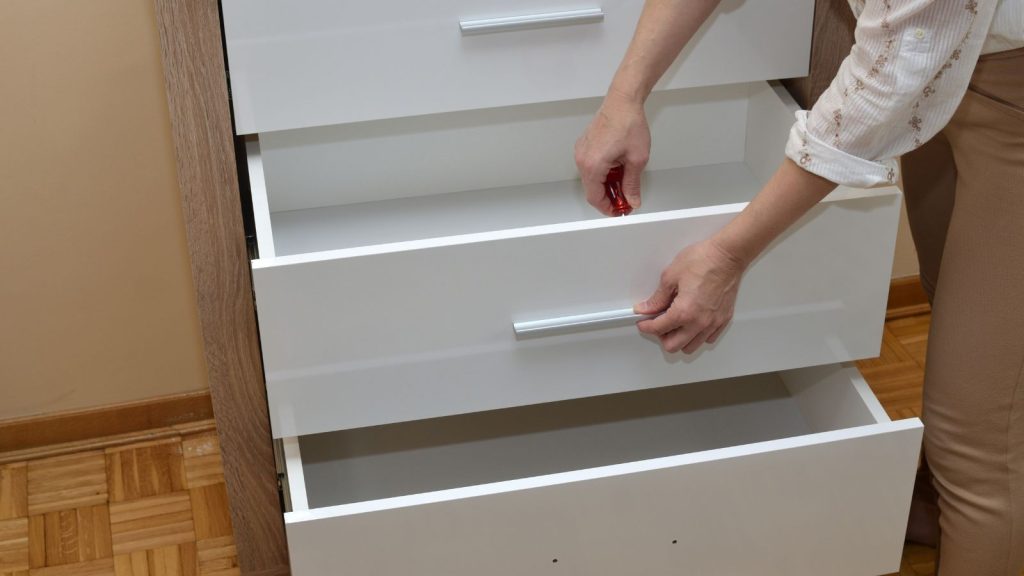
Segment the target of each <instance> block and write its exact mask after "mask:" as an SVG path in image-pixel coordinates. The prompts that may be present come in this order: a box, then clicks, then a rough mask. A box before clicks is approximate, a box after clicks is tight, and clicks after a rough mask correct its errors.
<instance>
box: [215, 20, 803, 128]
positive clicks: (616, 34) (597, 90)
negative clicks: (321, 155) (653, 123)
mask: <svg viewBox="0 0 1024 576" xmlns="http://www.w3.org/2000/svg"><path fill="white" fill-rule="evenodd" d="M642 4H643V2H642V1H641V0H604V1H602V2H599V3H594V2H581V1H580V0H572V1H569V2H558V3H552V2H551V1H550V0H517V1H516V2H512V1H510V0H472V1H470V0H444V1H440V2H417V1H414V0H404V1H394V0H392V1H389V2H362V1H360V2H357V1H353V0H342V1H339V0H301V1H293V2H280V1H278V0H225V1H224V3H223V7H224V28H225V35H226V40H227V49H228V60H229V65H230V69H231V87H232V96H233V102H234V108H235V122H236V127H237V130H238V133H239V134H249V133H254V132H269V131H275V130H286V129H294V128H304V127H310V126H325V125H331V124H341V123H347V122H356V121H364V120H376V119H382V118H394V117H403V116H413V115H420V114H433V113H439V112H449V111H456V110H467V109H479V108H489V107H497V106H510V105H517V104H528V103H534V102H548V101H557V100H567V99H573V98H588V97H595V96H600V95H602V94H604V92H605V90H606V89H607V87H608V82H609V80H610V79H611V77H612V74H613V73H614V71H615V66H616V65H617V63H618V62H619V60H620V59H621V58H622V55H623V54H624V52H625V49H626V46H627V44H628V43H629V40H630V37H631V36H632V33H633V29H634V27H635V25H636V21H637V18H638V16H639V13H640V9H641V7H642ZM598 7H599V8H601V9H602V10H603V11H604V13H605V18H604V19H603V21H600V22H593V23H588V24H578V25H568V26H557V27H549V28H542V29H535V30H518V31H511V32H502V33H496V34H481V35H474V36H463V35H462V34H461V32H460V30H459V21H460V20H464V19H482V18H493V17H503V16H520V15H529V14H544V13H550V12H559V11H567V10H577V9H587V8H598ZM813 14H814V2H813V0H724V1H723V2H722V4H721V6H720V7H719V9H718V11H717V13H716V14H715V15H714V16H713V17H712V18H711V19H710V21H709V22H708V24H707V25H706V26H705V27H704V28H703V29H702V31H701V32H700V33H699V34H698V36H697V37H696V38H695V39H694V41H693V42H691V46H690V47H688V48H687V50H686V51H684V53H683V55H682V56H681V57H680V58H679V59H678V60H677V61H676V63H675V64H674V65H673V66H672V68H670V70H669V71H668V73H667V74H666V76H665V78H664V80H663V81H662V83H661V84H660V86H661V87H663V88H682V87H691V86H707V85H718V84H728V83H735V82H746V81H751V80H766V79H773V78H788V77H795V76H803V75H804V74H806V72H807V65H808V60H809V54H810V41H811V22H812V18H813Z"/></svg>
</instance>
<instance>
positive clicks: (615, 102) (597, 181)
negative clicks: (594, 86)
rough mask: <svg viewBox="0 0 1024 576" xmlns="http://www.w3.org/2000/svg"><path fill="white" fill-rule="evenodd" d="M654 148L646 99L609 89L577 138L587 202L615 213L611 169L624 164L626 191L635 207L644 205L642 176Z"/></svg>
mask: <svg viewBox="0 0 1024 576" xmlns="http://www.w3.org/2000/svg"><path fill="white" fill-rule="evenodd" d="M650 151H651V131H650V129H649V128H648V126H647V117H646V116H645V115H644V105H643V101H642V100H639V99H632V98H627V97H624V96H620V95H617V94H616V93H615V92H609V94H608V96H607V97H605V99H604V103H603V104H602V105H601V109H600V110H598V111H597V114H596V115H595V116H594V119H593V120H592V121H591V122H590V126H588V127H587V130H586V132H584V133H583V135H582V136H580V138H579V140H577V141H576V166H577V167H578V168H579V171H580V176H581V177H582V179H583V188H584V190H586V193H587V202H589V203H590V205H591V206H593V207H594V208H597V209H598V210H600V211H601V213H602V214H605V215H607V216H611V215H612V206H611V202H609V200H608V198H606V197H605V193H604V181H605V177H606V176H607V175H608V171H609V170H611V169H612V168H613V167H615V166H616V165H619V164H621V165H622V167H623V172H624V175H623V178H622V192H623V194H624V195H625V196H626V200H627V201H628V202H629V205H630V206H632V207H633V209H634V210H635V209H637V208H639V207H640V175H641V174H642V173H643V171H644V167H645V166H647V158H648V156H649V155H650Z"/></svg>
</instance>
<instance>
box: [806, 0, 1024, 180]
mask: <svg viewBox="0 0 1024 576" xmlns="http://www.w3.org/2000/svg"><path fill="white" fill-rule="evenodd" d="M850 5H851V7H852V8H853V10H854V12H855V13H856V14H857V15H858V21H857V29H856V33H855V39H856V43H855V44H854V46H853V49H852V50H851V52H850V55H849V56H848V57H847V58H846V60H844V61H843V63H842V65H841V66H840V68H839V73H838V74H837V75H836V77H835V79H834V80H833V81H832V84H831V86H829V88H828V90H826V91H825V93H824V94H822V96H821V98H820V99H819V100H818V102H817V103H815V104H814V107H813V108H812V109H811V110H809V111H800V112H797V116H796V123H795V124H794V125H793V128H792V130H791V131H790V135H789V141H788V142H787V144H786V155H787V156H788V157H789V158H791V159H792V160H793V161H794V162H796V163H798V164H799V165H800V166H802V167H803V168H804V169H805V170H808V171H810V172H813V173H815V174H817V175H819V176H822V177H824V178H826V179H828V180H831V181H832V182H836V183H838V184H845V185H848V186H860V187H869V186H875V185H879V184H886V183H894V182H896V178H897V174H898V172H897V171H898V164H897V161H896V158H897V157H898V156H900V155H901V154H903V153H905V152H908V151H910V150H913V149H914V148H916V147H918V146H920V145H921V144H923V143H924V142H927V141H928V140H929V139H930V138H931V137H932V136H934V135H935V134H936V133H938V131H939V130H941V129H942V128H943V127H944V126H945V125H946V124H947V123H948V122H949V119H950V118H951V117H952V116H953V113H954V112H955V111H956V108H957V106H958V105H959V104H960V100H961V99H962V98H963V96H964V93H965V92H966V91H967V85H968V83H969V82H970V79H971V74H972V72H973V70H974V65H975V62H976V61H977V60H978V57H979V55H981V54H985V53H991V52H1001V51H1004V50H1011V49H1015V48H1019V47H1024V0H850ZM1021 76H1022V79H1021V81H1022V82H1024V70H1022V71H1021Z"/></svg>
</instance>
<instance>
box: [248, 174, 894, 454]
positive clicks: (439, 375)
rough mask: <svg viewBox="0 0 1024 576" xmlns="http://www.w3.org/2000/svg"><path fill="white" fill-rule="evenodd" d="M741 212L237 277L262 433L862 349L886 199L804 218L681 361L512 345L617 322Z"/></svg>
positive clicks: (346, 253)
mask: <svg viewBox="0 0 1024 576" xmlns="http://www.w3.org/2000/svg"><path fill="white" fill-rule="evenodd" d="M742 207H743V204H729V205H725V206H715V207H710V208H694V209H689V210H678V211H672V212H659V213H654V214H644V215H639V216H631V217H626V218H621V219H616V220H609V219H605V220H588V221H583V222H576V223H565V224H552V225H547V226H540V227H535V228H525V229H514V230H508V231H499V232H484V233H479V234H473V235H466V236H455V237H446V238H436V239H430V240H417V241H410V242H405V243H398V244H386V245H374V246H369V247H364V248H352V249H347V250H339V251H334V252H321V253H313V254H302V255H297V256H284V257H278V258H276V259H270V260H260V261H257V262H255V263H254V270H253V278H254V284H255V289H256V298H257V306H258V310H259V315H260V328H261V334H262V343H263V353H264V362H265V366H266V375H267V390H268V400H269V402H270V408H271V421H272V426H273V431H274V434H275V436H276V437H282V436H292V435H304V434H311V433H316V432H324V431H328V430H336V429H344V428H353V427H361V426H368V425H374V424H384V423H389V422H398V421H404V420H414V419H418V418H428V417H434V416H443V415H448V414H456V413H462V412H474V411H479V410H487V409H494V408H502V407H508V406H516V405H523V404H531V403H537V402H550V401H555V400H563V399H568V398H575V397H580V396H591V395H597V394H606V393H613V392H622V391H626V390H634V389H640V388H649V387H655V386H664V385H668V384H673V383H679V382H698V381H702V380H709V379H715V378H724V377H730V376H738V375H743V374H751V373H757V372H765V371H770V370H776V369H783V368H792V367H798V366H808V365H813V364H822V363H829V362H836V361H846V360H850V359H855V358H864V357H870V356H874V355H876V354H877V353H878V346H879V341H880V333H881V326H882V322H883V317H884V311H885V302H886V298H887V286H888V282H887V278H888V274H889V267H890V266H891V262H890V255H891V254H892V247H893V242H894V237H895V230H896V221H897V216H898V214H899V209H900V196H899V193H898V191H896V190H894V189H885V190H878V191H860V192H849V193H847V195H846V196H845V197H838V198H837V199H836V200H835V201H832V202H825V203H823V204H822V205H820V206H818V207H816V208H815V209H814V210H812V211H811V213H810V214H809V215H808V216H807V217H806V218H804V219H803V220H802V221H801V222H800V223H799V224H798V225H797V226H796V227H795V229H794V230H792V231H791V232H790V233H788V234H787V235H786V236H785V237H784V238H783V239H782V240H781V241H779V242H778V243H776V244H775V245H774V246H773V247H771V248H770V249H769V251H768V252H767V253H766V254H765V255H764V256H763V257H762V258H760V259H759V260H758V261H757V262H755V264H754V265H753V266H752V267H751V269H750V270H749V271H748V273H747V275H746V277H745V279H744V284H743V288H742V289H741V291H740V295H739V299H738V301H737V308H736V316H735V320H734V321H733V323H732V325H731V327H730V328H729V329H728V330H727V332H726V333H725V334H724V335H723V337H722V339H721V340H720V341H719V342H718V343H717V344H716V345H714V346H711V347H707V348H706V349H704V351H703V352H701V353H699V354H697V355H695V356H684V355H681V354H674V355H665V354H663V353H662V352H661V350H660V348H659V346H658V344H657V342H655V341H653V340H650V339H647V338H645V337H641V336H640V335H639V334H638V333H637V332H636V330H635V328H633V327H630V326H626V327H617V328H609V329H605V330H593V331H582V332H578V333H573V334H564V335H558V336H552V337H547V338H533V339H529V340H517V339H516V338H515V335H514V333H513V330H512V324H513V322H520V321H528V320H540V319H544V318H550V317H558V316H568V315H574V314H584V313H591V312H600V311H603V310H614V309H621V308H628V307H630V306H631V305H632V303H633V302H635V301H637V300H639V299H641V298H643V297H645V296H647V295H648V294H649V292H650V291H652V290H653V288H654V286H655V283H656V282H657V279H658V275H659V273H660V271H661V269H662V267H663V266H664V265H665V264H667V263H668V262H669V261H670V260H671V258H672V257H673V256H674V254H675V253H676V251H677V250H678V249H679V248H680V247H682V246H685V245H687V244H689V243H692V242H695V241H697V240H700V239H702V238H706V237H707V236H708V235H710V234H711V233H712V232H713V231H714V230H716V229H718V228H719V227H720V226H722V225H723V224H724V223H725V222H727V221H728V220H729V219H730V218H731V217H732V216H733V215H734V214H735V213H736V212H738V211H739V210H740V209H741V208H742Z"/></svg>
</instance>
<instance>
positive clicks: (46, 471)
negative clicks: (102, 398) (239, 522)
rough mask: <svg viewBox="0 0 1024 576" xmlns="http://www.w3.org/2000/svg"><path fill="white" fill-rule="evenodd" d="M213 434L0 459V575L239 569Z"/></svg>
mask: <svg viewBox="0 0 1024 576" xmlns="http://www.w3.org/2000/svg"><path fill="white" fill-rule="evenodd" d="M231 534H232V532H231V519H230V517H229V516H228V506H227V491H226V489H225V486H224V472H223V469H222V468H221V460H220V445H219V443H218V442H217V435H216V433H214V432H204V433H201V434H193V435H189V436H184V437H173V438H168V439H163V440H156V441H149V442H140V443H136V444H129V445H126V446H118V447H115V448H109V449H107V450H91V451H86V452H79V453H75V454H70V455H66V456H57V457H52V458H44V459H40V460H32V461H30V462H20V463H13V464H6V465H2V466H0V576H230V575H234V574H239V570H238V555H237V552H236V551H235V545H234V540H233V538H232V535H231Z"/></svg>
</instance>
